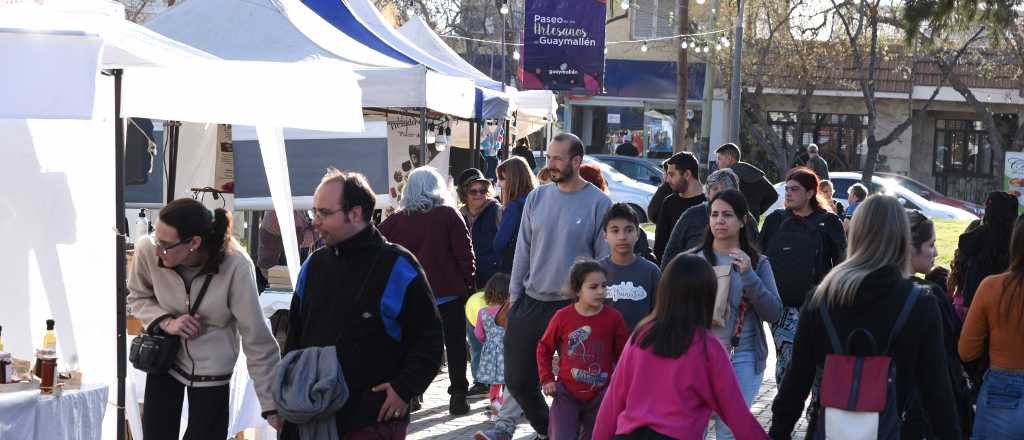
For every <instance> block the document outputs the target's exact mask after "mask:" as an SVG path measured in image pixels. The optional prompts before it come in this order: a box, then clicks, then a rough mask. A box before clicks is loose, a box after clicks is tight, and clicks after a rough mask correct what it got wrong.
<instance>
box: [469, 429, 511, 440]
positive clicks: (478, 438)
mask: <svg viewBox="0 0 1024 440" xmlns="http://www.w3.org/2000/svg"><path fill="white" fill-rule="evenodd" d="M473 440H512V436H511V435H508V434H505V433H503V432H498V431H495V430H493V429H492V430H489V431H477V432H476V434H473Z"/></svg>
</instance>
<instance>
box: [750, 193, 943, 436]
mask: <svg viewBox="0 0 1024 440" xmlns="http://www.w3.org/2000/svg"><path fill="white" fill-rule="evenodd" d="M911 250H912V244H911V239H910V224H909V222H908V220H907V213H906V212H905V211H904V209H903V206H902V205H901V204H900V202H899V200H897V199H896V198H894V197H891V196H883V195H877V196H873V197H870V198H868V199H867V201H865V202H864V203H863V204H862V205H861V206H860V207H859V208H857V212H856V213H855V214H854V216H853V220H852V222H851V224H850V235H849V247H848V254H847V258H846V260H845V261H844V262H842V263H840V264H839V265H838V266H836V267H835V268H834V269H832V271H831V272H830V273H829V274H828V275H827V276H825V278H824V279H823V280H822V281H821V283H820V284H819V285H818V287H817V289H816V290H815V291H814V293H813V296H812V297H811V298H810V300H809V301H808V303H807V305H806V306H805V307H804V308H803V310H802V311H801V312H800V323H799V326H798V328H797V333H796V341H795V344H794V347H793V359H792V363H791V364H790V367H789V369H788V370H787V371H786V375H785V377H784V378H783V380H782V384H781V386H780V387H779V394H778V396H776V398H775V402H774V404H773V405H772V426H771V430H770V431H769V433H770V435H771V437H772V438H773V439H788V438H790V435H791V433H792V432H793V427H794V426H795V425H796V422H797V420H798V419H799V418H800V414H801V412H802V411H803V408H804V401H805V400H806V399H807V395H808V393H809V392H810V391H811V387H812V385H813V383H814V382H815V371H816V369H820V368H823V366H824V363H825V355H827V354H830V353H832V352H833V350H832V344H831V342H830V341H829V337H828V332H827V330H826V327H825V325H824V322H823V320H822V317H821V311H820V310H819V308H821V307H827V311H828V314H829V316H830V320H831V322H832V323H833V324H834V327H835V330H836V333H837V336H838V338H839V340H840V341H846V340H847V337H848V336H849V335H850V334H851V333H852V332H853V330H854V329H863V330H866V331H867V332H869V333H871V335H872V336H873V337H874V339H875V341H876V342H877V345H878V347H877V349H876V350H877V351H874V352H872V351H870V350H871V348H870V344H868V343H867V342H865V341H864V339H866V338H865V337H863V336H857V337H855V338H854V340H855V342H854V343H853V344H852V345H850V346H847V347H845V349H846V350H848V352H849V354H852V355H859V356H863V355H877V354H883V353H880V351H881V350H884V346H885V345H886V341H887V340H888V339H889V335H890V333H892V330H893V327H894V324H895V321H896V317H897V315H898V314H899V313H900V311H901V309H902V308H903V306H904V304H908V301H907V300H908V296H910V295H911V290H912V280H911V279H910V272H911V264H910V261H911ZM911 307H912V309H911V312H910V314H909V318H908V319H907V321H906V324H905V325H904V326H903V327H902V330H901V331H899V332H898V333H897V334H896V335H895V336H894V338H893V339H892V346H891V347H889V351H888V352H887V353H885V354H888V355H889V356H892V358H893V362H894V364H895V365H896V401H897V402H900V408H898V409H899V411H900V413H905V414H910V418H911V419H914V418H920V417H924V418H925V419H926V420H906V421H905V422H904V424H903V426H902V428H903V433H902V437H903V438H911V437H910V436H908V435H907V434H908V432H907V431H908V428H909V427H912V426H919V425H920V423H923V422H927V423H928V424H929V425H930V426H931V428H932V432H933V433H934V434H935V438H959V432H960V429H959V426H958V423H957V415H956V409H955V407H954V405H953V392H952V390H951V388H950V384H949V377H948V373H947V372H946V369H945V368H936V367H935V366H936V365H945V362H946V358H945V352H944V349H943V345H942V318H941V316H940V315H939V305H938V301H937V299H936V298H935V297H934V296H933V295H932V294H931V293H928V292H927V290H925V292H922V294H921V295H920V296H919V297H918V298H917V300H916V301H913V302H912V304H911ZM917 405H919V406H920V408H912V406H917ZM813 406H814V404H813V403H812V411H811V413H810V421H809V422H810V423H809V426H808V437H812V436H816V435H819V434H820V435H821V437H814V438H824V426H823V425H824V423H820V422H821V416H822V414H824V410H823V409H822V410H815V408H813Z"/></svg>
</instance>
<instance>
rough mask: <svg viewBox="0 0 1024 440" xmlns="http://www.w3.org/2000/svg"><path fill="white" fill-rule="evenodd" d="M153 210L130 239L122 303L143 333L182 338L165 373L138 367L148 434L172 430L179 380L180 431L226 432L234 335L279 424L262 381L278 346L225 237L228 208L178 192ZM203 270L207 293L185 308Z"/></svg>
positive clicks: (190, 435) (246, 263)
mask: <svg viewBox="0 0 1024 440" xmlns="http://www.w3.org/2000/svg"><path fill="white" fill-rule="evenodd" d="M159 220H160V221H159V222H158V223H157V224H156V227H155V230H154V232H153V234H152V235H150V236H148V237H144V238H142V239H140V240H139V241H138V242H137V243H136V244H135V260H134V264H133V267H132V272H131V276H130V278H129V280H128V290H129V295H128V306H129V309H130V310H131V313H132V314H133V315H134V316H135V317H136V318H138V319H139V320H140V321H142V324H143V325H144V326H145V329H146V331H147V332H148V333H150V334H154V333H164V334H169V335H174V336H178V337H180V338H181V348H180V349H179V350H178V355H177V358H176V359H175V362H174V364H173V366H171V368H170V369H169V370H168V371H167V372H166V373H161V374H152V373H151V374H148V375H147V377H146V396H145V404H144V407H143V414H144V420H143V432H144V435H145V437H146V440H154V439H155V440H160V439H169V440H170V439H175V440H176V439H177V438H178V432H179V429H180V427H179V424H180V420H181V408H182V398H183V397H184V393H185V391H186V390H187V391H188V401H189V414H188V428H187V430H186V433H185V439H206V438H210V439H214V438H217V439H223V438H227V436H228V435H229V433H228V432H227V431H228V398H229V396H230V390H229V388H228V384H229V382H230V379H231V373H232V370H233V369H234V366H235V362H236V360H237V358H238V350H239V340H240V339H241V348H242V349H243V350H245V356H246V359H247V361H248V367H249V374H250V375H251V376H252V378H253V380H254V381H255V384H256V395H257V396H258V397H259V401H260V405H261V407H262V408H263V416H264V417H266V418H267V421H268V422H269V423H270V424H271V425H272V426H274V427H275V428H279V427H280V426H281V419H280V417H279V416H278V415H277V413H276V407H275V405H274V400H273V398H272V397H271V392H270V390H271V382H272V378H273V375H274V367H275V366H277V363H278V361H279V360H280V351H279V349H278V346H277V341H276V340H275V339H274V337H273V335H271V333H270V329H269V328H268V327H267V324H266V322H265V321H264V318H263V312H262V310H261V308H260V305H259V299H258V293H257V290H256V277H255V275H254V269H253V264H252V260H250V259H249V256H248V254H246V252H245V250H244V249H242V248H241V246H239V244H238V243H237V242H236V241H235V240H234V239H233V238H232V237H231V216H230V214H229V213H228V212H227V211H225V210H223V209H218V210H216V211H214V212H210V210H208V209H206V207H204V206H203V205H202V204H201V203H199V202H197V201H195V200H192V199H178V200H175V201H173V202H171V203H169V204H167V206H166V207H164V208H163V209H162V210H161V211H160V218H159ZM207 278H209V281H208V283H209V286H208V287H207V290H206V294H205V296H204V297H203V299H202V301H201V302H200V303H199V308H198V309H197V310H196V313H195V314H193V315H189V314H188V310H189V307H190V306H191V305H192V303H193V302H194V301H195V300H196V299H197V297H198V296H199V293H200V291H201V290H202V288H203V285H204V283H206V282H207Z"/></svg>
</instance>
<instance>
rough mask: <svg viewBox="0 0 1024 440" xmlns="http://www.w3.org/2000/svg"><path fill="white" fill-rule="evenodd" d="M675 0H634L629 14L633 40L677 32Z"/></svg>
mask: <svg viewBox="0 0 1024 440" xmlns="http://www.w3.org/2000/svg"><path fill="white" fill-rule="evenodd" d="M676 11H678V3H677V0H635V1H631V2H630V6H629V15H630V22H631V26H632V35H633V39H634V40H643V39H646V38H658V37H671V36H673V35H676V34H677V30H678V29H677V28H678V25H677V23H676V19H675V17H676Z"/></svg>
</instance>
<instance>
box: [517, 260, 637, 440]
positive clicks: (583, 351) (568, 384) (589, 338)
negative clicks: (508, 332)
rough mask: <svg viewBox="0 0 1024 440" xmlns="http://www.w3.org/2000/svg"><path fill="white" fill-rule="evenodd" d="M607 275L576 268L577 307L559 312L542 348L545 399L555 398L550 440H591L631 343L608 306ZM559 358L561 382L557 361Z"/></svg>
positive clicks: (585, 265) (572, 280) (591, 266)
mask: <svg viewBox="0 0 1024 440" xmlns="http://www.w3.org/2000/svg"><path fill="white" fill-rule="evenodd" d="M607 283H608V278H607V272H605V269H604V268H603V267H601V265H600V264H598V263H597V262H596V261H592V260H583V261H579V262H577V263H576V264H574V265H573V266H572V269H571V271H570V273H569V289H570V291H571V293H572V295H573V296H575V297H576V302H575V303H574V304H570V305H568V306H566V307H564V308H562V309H561V310H559V311H558V312H556V313H555V316H554V317H553V318H552V319H551V322H549V323H548V328H547V330H546V331H545V332H544V336H543V337H541V339H540V343H538V344H537V369H538V371H539V372H540V383H541V384H542V388H543V390H544V394H547V395H549V396H552V397H554V402H553V403H552V404H551V413H550V423H549V425H548V426H549V428H548V437H549V438H550V439H551V440H577V439H584V440H587V439H590V437H591V433H592V432H593V430H594V422H595V421H596V418H597V410H598V408H600V406H601V398H602V396H604V390H605V388H606V387H607V386H608V382H609V380H610V379H611V375H612V368H613V366H614V365H615V363H616V362H617V361H618V360H619V355H620V354H621V353H622V347H623V346H624V345H625V343H626V338H627V333H626V321H625V320H624V319H623V318H622V314H620V313H619V312H618V311H617V310H615V309H614V308H611V307H605V306H604V297H605V290H606V285H607ZM555 351H557V352H558V378H557V380H556V378H555V375H554V373H553V372H552V368H551V361H552V358H553V356H554V354H555Z"/></svg>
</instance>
